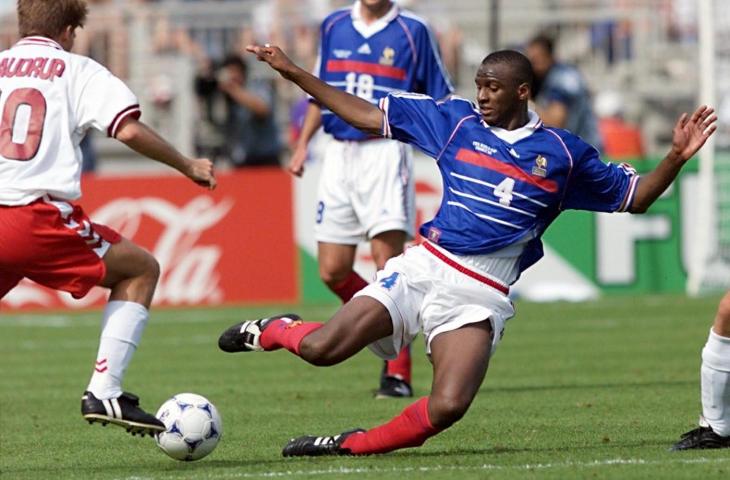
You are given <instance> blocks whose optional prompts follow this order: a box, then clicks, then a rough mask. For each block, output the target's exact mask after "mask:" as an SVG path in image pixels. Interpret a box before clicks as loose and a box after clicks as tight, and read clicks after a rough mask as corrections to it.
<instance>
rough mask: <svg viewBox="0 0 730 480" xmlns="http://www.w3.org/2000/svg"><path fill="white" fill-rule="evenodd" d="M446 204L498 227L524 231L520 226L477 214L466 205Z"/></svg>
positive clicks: (457, 203)
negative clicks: (497, 224)
mask: <svg viewBox="0 0 730 480" xmlns="http://www.w3.org/2000/svg"><path fill="white" fill-rule="evenodd" d="M446 204H447V205H451V206H452V207H459V208H463V209H464V210H466V211H467V212H469V213H471V214H472V215H475V216H477V217H479V218H481V219H484V220H489V221H490V222H494V223H499V224H500V225H505V226H507V227H512V228H516V229H517V230H524V228H522V227H520V226H517V225H515V224H514V223H509V222H505V221H504V220H500V219H498V218H494V217H491V216H489V215H486V214H484V213H477V212H475V211H474V210H472V209H471V208H469V207H467V206H466V205H464V204H463V203H459V202H446Z"/></svg>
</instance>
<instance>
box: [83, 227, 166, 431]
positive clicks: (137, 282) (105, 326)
mask: <svg viewBox="0 0 730 480" xmlns="http://www.w3.org/2000/svg"><path fill="white" fill-rule="evenodd" d="M95 228H96V230H97V231H98V232H100V234H102V236H103V237H104V238H112V239H113V242H114V243H113V244H112V245H111V247H110V248H109V249H108V250H107V251H106V253H105V255H104V259H103V261H104V265H105V268H106V274H105V276H104V278H103V279H102V281H101V282H100V286H103V287H107V288H109V289H110V290H111V292H110V295H109V301H108V303H107V305H106V307H105V308H104V313H103V318H102V327H101V338H100V340H99V349H98V353H97V356H96V361H95V364H94V372H93V374H92V376H91V380H90V381H89V385H88V387H87V389H86V390H87V391H86V392H85V393H84V395H83V397H82V401H81V412H82V414H83V416H84V418H86V419H87V420H88V421H89V422H99V423H102V425H105V424H106V423H113V424H116V425H120V426H122V427H124V428H126V429H127V431H129V432H131V433H132V434H135V433H140V434H142V435H144V434H145V433H149V434H150V435H152V434H153V433H155V432H160V431H163V430H164V425H163V424H162V423H161V422H160V421H159V420H157V419H156V418H155V417H154V416H153V415H151V414H149V413H146V412H145V411H143V410H142V409H141V408H140V407H139V399H138V398H137V396H135V395H134V394H131V393H128V392H127V393H125V392H123V390H122V380H123V378H124V374H125V372H126V370H127V367H128V366H129V364H130V362H131V360H132V356H133V355H134V352H135V351H136V349H137V347H138V346H139V342H140V340H141V338H142V333H143V331H144V328H145V326H146V325H147V321H148V319H149V308H150V304H151V302H152V296H153V295H154V291H155V288H156V286H157V280H158V278H159V275H160V267H159V264H158V263H157V261H156V260H155V258H154V257H153V256H152V255H151V254H150V253H149V252H147V251H146V250H144V249H142V248H141V247H139V246H137V245H135V244H134V243H133V242H131V241H129V240H127V239H123V238H121V237H119V236H118V235H116V233H115V232H110V231H109V230H108V229H106V227H103V226H98V225H97V226H95ZM115 235H116V237H115Z"/></svg>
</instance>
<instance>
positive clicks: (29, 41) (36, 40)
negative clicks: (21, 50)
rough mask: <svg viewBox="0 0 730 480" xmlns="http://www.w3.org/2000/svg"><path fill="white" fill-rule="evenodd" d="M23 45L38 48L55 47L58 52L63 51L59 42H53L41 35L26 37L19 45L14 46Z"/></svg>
mask: <svg viewBox="0 0 730 480" xmlns="http://www.w3.org/2000/svg"><path fill="white" fill-rule="evenodd" d="M22 45H36V46H42V47H53V48H55V49H58V50H63V47H61V45H59V43H58V42H56V41H55V40H51V39H50V38H47V37H41V36H39V35H34V36H31V37H24V38H21V39H20V40H19V41H18V43H16V44H15V45H14V46H16V47H18V46H22Z"/></svg>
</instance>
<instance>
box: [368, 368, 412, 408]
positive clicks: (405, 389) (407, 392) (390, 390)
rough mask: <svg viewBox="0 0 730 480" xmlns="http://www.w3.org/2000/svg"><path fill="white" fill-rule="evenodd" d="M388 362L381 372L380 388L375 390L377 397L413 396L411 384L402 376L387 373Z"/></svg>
mask: <svg viewBox="0 0 730 480" xmlns="http://www.w3.org/2000/svg"><path fill="white" fill-rule="evenodd" d="M387 367H388V364H387V363H386V364H385V366H384V367H383V371H382V373H381V374H380V388H378V390H377V391H376V392H375V398H377V399H379V400H380V399H384V398H407V397H412V396H413V389H412V388H411V385H410V384H409V383H408V382H406V381H405V380H403V379H402V378H400V377H394V376H391V375H386V372H387V370H386V369H387Z"/></svg>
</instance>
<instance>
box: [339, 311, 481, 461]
mask: <svg viewBox="0 0 730 480" xmlns="http://www.w3.org/2000/svg"><path fill="white" fill-rule="evenodd" d="M491 339H492V330H491V325H490V323H489V322H488V321H484V322H480V323H475V324H470V325H466V326H464V327H462V328H460V329H458V330H454V331H451V332H445V333H442V334H440V335H438V336H437V337H435V338H434V339H433V340H432V342H431V358H432V360H433V367H434V372H433V388H432V390H431V396H430V397H424V398H421V399H420V400H418V401H417V402H415V403H414V404H412V405H409V406H408V407H406V409H405V410H403V412H401V414H400V415H398V416H397V417H395V418H394V419H392V420H391V421H390V422H388V423H386V424H384V425H381V426H379V427H375V428H373V429H370V430H368V431H367V432H362V433H354V434H351V435H349V436H346V437H345V438H344V440H343V441H342V444H341V448H342V449H344V450H346V451H347V452H348V453H352V454H355V455H367V454H373V453H385V452H390V451H393V450H397V449H400V448H409V447H417V446H419V445H422V444H423V443H424V442H425V441H426V440H427V439H428V438H429V437H432V436H433V435H436V434H437V433H438V432H440V431H441V430H443V429H445V428H448V427H450V426H451V425H453V424H454V423H455V422H457V421H458V420H459V419H460V418H461V417H463V416H464V414H465V413H466V411H467V410H468V409H469V406H470V405H471V402H472V400H473V399H474V397H475V396H476V393H477V392H478V391H479V387H480V386H481V384H482V381H483V380H484V376H485V374H486V372H487V367H488V365H489V352H490V350H491Z"/></svg>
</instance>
